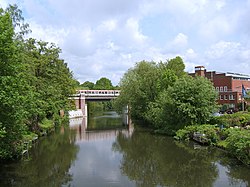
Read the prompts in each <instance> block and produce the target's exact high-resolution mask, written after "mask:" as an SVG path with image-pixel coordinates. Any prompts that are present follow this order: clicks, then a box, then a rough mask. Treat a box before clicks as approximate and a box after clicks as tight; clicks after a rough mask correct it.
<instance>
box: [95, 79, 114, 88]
mask: <svg viewBox="0 0 250 187" xmlns="http://www.w3.org/2000/svg"><path fill="white" fill-rule="evenodd" d="M113 88H114V87H113V85H112V82H111V80H109V79H108V78H106V77H102V78H100V79H99V80H97V81H96V83H95V86H94V89H96V90H112V89H113Z"/></svg>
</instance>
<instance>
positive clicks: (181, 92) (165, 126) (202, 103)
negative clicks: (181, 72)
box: [147, 76, 217, 134]
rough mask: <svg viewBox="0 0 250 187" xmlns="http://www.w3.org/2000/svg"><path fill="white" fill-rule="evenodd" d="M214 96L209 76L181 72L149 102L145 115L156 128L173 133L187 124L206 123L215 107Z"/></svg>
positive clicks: (215, 94)
mask: <svg viewBox="0 0 250 187" xmlns="http://www.w3.org/2000/svg"><path fill="white" fill-rule="evenodd" d="M216 99H217V93H216V92H215V90H214V87H213V85H212V84H211V82H210V81H209V80H208V79H206V78H203V77H195V78H193V77H191V76H184V77H182V78H180V79H178V80H177V81H176V83H175V84H174V85H173V87H169V88H168V89H167V90H166V91H163V92H161V94H160V96H159V97H158V98H157V100H156V101H155V102H152V103H151V104H150V107H149V110H148V112H147V117H148V119H149V120H150V121H151V122H152V123H153V124H154V125H155V127H156V128H157V129H161V130H163V131H164V132H167V133H171V134H172V133H174V132H175V131H176V130H177V129H179V128H182V127H184V126H187V125H195V124H203V123H206V121H207V120H208V119H209V117H210V116H211V114H212V113H213V112H214V111H215V110H216V109H217V105H216Z"/></svg>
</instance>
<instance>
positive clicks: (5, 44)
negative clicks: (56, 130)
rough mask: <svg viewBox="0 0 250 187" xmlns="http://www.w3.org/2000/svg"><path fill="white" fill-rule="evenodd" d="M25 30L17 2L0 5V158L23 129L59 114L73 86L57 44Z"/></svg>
mask: <svg viewBox="0 0 250 187" xmlns="http://www.w3.org/2000/svg"><path fill="white" fill-rule="evenodd" d="M14 28H16V29H17V30H18V31H20V32H19V33H15V32H14ZM26 31H27V32H28V30H27V25H26V24H24V23H23V18H22V16H21V11H20V10H19V9H18V8H17V6H16V5H14V6H10V7H8V8H7V10H5V11H4V10H3V9H0V158H11V157H13V156H15V155H18V154H19V153H20V152H21V149H22V141H23V134H26V133H27V131H28V130H31V131H39V128H40V127H39V126H38V124H39V123H40V122H41V121H42V120H43V119H44V118H46V117H47V118H49V119H51V120H55V119H58V115H59V110H60V109H65V110H67V109H68V108H69V107H70V105H69V100H68V96H69V95H70V94H72V93H74V91H75V90H74V85H75V80H74V79H73V75H72V73H71V72H70V70H69V68H68V67H67V64H66V63H65V62H64V61H63V60H62V59H60V58H59V53H60V51H61V49H60V48H58V47H56V46H55V45H54V44H49V43H48V42H44V41H36V40H35V39H28V40H26V41H25V40H24V39H23V35H24V34H25V33H26Z"/></svg>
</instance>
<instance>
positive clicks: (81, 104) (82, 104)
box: [75, 94, 88, 117]
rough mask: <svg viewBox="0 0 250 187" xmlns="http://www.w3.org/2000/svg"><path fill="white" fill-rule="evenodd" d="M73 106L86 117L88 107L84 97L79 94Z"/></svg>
mask: <svg viewBox="0 0 250 187" xmlns="http://www.w3.org/2000/svg"><path fill="white" fill-rule="evenodd" d="M75 105H76V109H77V110H79V109H80V110H81V111H82V115H83V117H85V116H87V115H88V106H87V103H86V99H85V96H84V95H82V94H80V96H79V97H78V98H77V99H76V100H75Z"/></svg>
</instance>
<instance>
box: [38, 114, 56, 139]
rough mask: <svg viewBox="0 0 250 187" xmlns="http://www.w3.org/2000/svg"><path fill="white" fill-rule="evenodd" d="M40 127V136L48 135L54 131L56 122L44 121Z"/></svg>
mask: <svg viewBox="0 0 250 187" xmlns="http://www.w3.org/2000/svg"><path fill="white" fill-rule="evenodd" d="M39 127H40V133H39V135H44V134H47V133H49V132H51V131H53V130H54V127H55V125H54V122H53V121H52V120H49V119H47V118H45V119H43V120H42V122H41V123H40V124H39Z"/></svg>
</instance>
